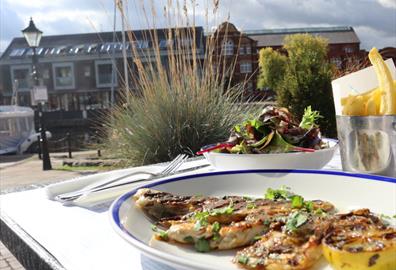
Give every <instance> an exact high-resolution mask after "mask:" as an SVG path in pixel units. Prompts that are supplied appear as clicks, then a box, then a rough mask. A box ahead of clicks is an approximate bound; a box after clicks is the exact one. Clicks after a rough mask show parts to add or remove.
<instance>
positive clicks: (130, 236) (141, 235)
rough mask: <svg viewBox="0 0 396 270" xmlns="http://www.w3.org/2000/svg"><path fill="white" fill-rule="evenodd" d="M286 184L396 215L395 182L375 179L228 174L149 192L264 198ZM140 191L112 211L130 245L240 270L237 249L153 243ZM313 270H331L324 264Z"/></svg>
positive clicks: (201, 265)
mask: <svg viewBox="0 0 396 270" xmlns="http://www.w3.org/2000/svg"><path fill="white" fill-rule="evenodd" d="M282 185H286V186H288V187H290V188H291V190H292V191H293V192H295V193H297V194H300V195H302V196H303V197H304V198H305V199H321V200H327V201H330V202H332V203H333V204H334V205H335V206H336V207H337V208H338V209H339V210H341V211H348V210H352V209H357V208H363V207H368V208H370V210H371V211H373V212H377V213H383V214H386V215H391V216H392V215H394V214H395V213H396V204H395V202H396V179H395V178H386V177H380V176H373V175H359V174H348V173H343V172H334V171H310V170H251V171H228V172H212V173H204V174H198V175H190V176H182V177H177V178H171V179H165V180H162V181H159V182H156V183H151V184H149V185H146V186H144V187H147V188H153V189H157V190H161V191H166V192H171V193H174V194H180V195H194V194H203V195H208V196H224V195H246V196H255V197H262V196H263V194H264V193H265V191H266V189H267V188H269V187H270V188H279V187H281V186H282ZM135 192H136V189H135V190H132V191H130V192H128V193H126V194H125V195H123V196H121V197H120V198H118V199H117V200H116V201H115V202H114V203H113V205H112V207H111V208H110V216H111V222H112V225H113V227H114V228H115V230H116V232H117V233H118V234H119V235H121V236H122V237H123V238H124V239H125V240H127V241H128V242H129V243H130V244H131V245H133V246H134V247H136V248H137V249H139V250H140V251H141V252H143V253H144V254H146V255H148V256H149V257H151V258H153V259H155V260H157V261H161V262H164V263H166V264H168V265H172V266H176V267H178V268H179V269H180V268H183V269H212V270H218V269H240V268H238V267H237V266H236V265H234V264H233V263H232V262H231V260H232V258H233V255H234V254H235V253H236V251H235V250H231V251H215V252H211V253H198V252H196V251H194V250H193V248H189V247H186V246H184V245H174V244H169V243H166V242H161V241H157V240H152V235H153V232H152V231H151V229H150V225H151V224H150V222H149V221H148V220H147V218H146V217H145V215H144V214H143V212H142V211H141V210H139V209H138V208H136V207H135V203H134V201H133V200H132V198H131V197H132V196H133V194H135ZM313 269H321V270H325V269H326V270H330V269H331V268H330V266H328V265H327V263H326V262H325V261H324V259H322V260H321V261H320V262H319V263H318V264H317V265H316V266H315V267H313Z"/></svg>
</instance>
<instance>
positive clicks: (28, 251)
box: [0, 212, 66, 270]
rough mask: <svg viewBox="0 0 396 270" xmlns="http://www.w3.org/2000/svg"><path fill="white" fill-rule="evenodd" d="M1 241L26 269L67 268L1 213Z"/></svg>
mask: <svg viewBox="0 0 396 270" xmlns="http://www.w3.org/2000/svg"><path fill="white" fill-rule="evenodd" d="M0 228H1V229H0V240H1V241H2V242H3V244H4V245H5V246H6V247H7V248H8V250H9V251H10V252H11V253H12V254H13V255H14V256H15V257H16V258H17V259H18V261H19V262H20V263H21V264H22V265H23V266H24V267H25V268H26V269H40V270H65V269H66V268H65V267H63V266H62V264H61V263H60V262H59V261H58V260H57V259H56V258H55V257H54V256H53V255H52V254H51V253H50V252H49V251H48V250H47V249H45V248H44V247H43V246H42V245H41V244H40V243H38V242H37V241H36V240H35V239H34V238H33V237H32V236H31V235H29V234H28V233H27V232H26V231H25V230H24V229H22V228H21V227H20V226H19V225H18V224H17V223H16V222H15V221H13V220H12V219H11V218H10V217H8V216H7V215H5V214H4V213H3V212H0Z"/></svg>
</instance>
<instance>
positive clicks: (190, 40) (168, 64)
mask: <svg viewBox="0 0 396 270" xmlns="http://www.w3.org/2000/svg"><path fill="white" fill-rule="evenodd" d="M218 4H219V3H218V1H215V3H214V6H213V11H214V12H215V10H216V9H217V7H218ZM190 6H191V7H192V10H188V6H187V4H186V2H184V5H179V2H173V1H167V6H166V7H165V8H164V17H165V19H166V21H167V22H168V25H169V28H168V29H166V30H165V31H166V38H167V40H169V44H168V46H167V49H166V50H167V54H166V56H164V54H163V53H162V52H163V51H162V50H161V48H160V47H159V40H158V39H159V37H158V32H157V31H155V30H152V31H147V36H146V38H147V40H150V43H151V44H152V47H153V48H152V50H150V51H140V50H139V49H137V48H136V47H133V46H132V54H133V55H134V57H133V65H132V66H129V72H130V77H131V78H132V85H133V87H131V88H133V89H131V90H130V91H125V92H126V94H125V95H124V96H123V98H122V102H121V103H120V104H118V105H117V106H115V107H114V108H113V109H112V111H111V113H110V115H109V116H107V117H106V121H105V125H104V129H103V132H102V137H103V146H104V148H105V150H107V151H105V152H107V153H108V154H110V155H112V156H115V157H118V158H122V159H123V160H124V161H125V163H124V165H126V166H127V165H128V166H130V165H133V166H136V165H145V164H153V163H159V162H165V161H169V160H171V159H173V158H174V157H175V156H177V155H178V154H180V153H187V154H190V155H191V156H193V155H194V153H196V151H198V150H199V149H200V148H201V147H202V146H204V145H208V144H212V143H216V142H221V141H224V140H226V138H228V135H229V131H230V129H231V128H232V127H233V126H234V125H235V124H236V123H238V122H239V121H241V120H242V118H243V117H244V116H247V115H249V114H250V113H251V112H252V107H250V106H249V105H246V104H243V105H241V103H240V102H239V101H240V95H241V91H242V87H243V85H236V86H231V85H230V84H229V81H231V80H229V74H232V73H233V68H234V65H231V66H225V65H224V62H223V69H222V70H223V71H224V72H222V71H221V70H220V68H219V67H220V66H221V65H219V63H218V62H216V61H219V59H215V57H214V55H215V44H216V37H215V36H212V37H211V38H207V39H206V45H205V51H204V52H202V51H200V49H199V48H198V46H197V45H198V44H197V43H198V41H200V40H202V39H201V37H199V36H198V34H199V33H197V32H196V28H195V23H194V22H195V20H194V16H195V15H194V14H195V6H196V5H195V3H194V1H192V4H191V5H190ZM119 8H121V9H122V7H119ZM142 10H143V11H144V12H143V13H144V14H145V17H146V21H147V24H150V23H149V19H148V18H150V17H151V18H152V20H153V22H152V24H150V26H151V27H149V28H151V29H155V28H156V27H155V20H156V18H157V15H156V14H157V12H156V11H155V10H154V5H152V6H151V7H150V10H151V14H150V16H148V15H147V13H146V12H145V10H147V8H146V7H144V6H142ZM121 14H124V13H123V11H122V10H121ZM188 14H193V15H192V18H189V16H190V15H188ZM207 14H208V12H207ZM123 19H124V20H126V19H127V18H125V17H123ZM129 29H132V27H129ZM201 34H202V33H201ZM128 39H129V42H131V43H132V42H134V41H135V40H136V37H134V36H133V32H132V31H128ZM161 55H162V56H161ZM234 62H235V61H234ZM225 74H227V75H228V77H227V79H226V77H225Z"/></svg>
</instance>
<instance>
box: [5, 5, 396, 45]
mask: <svg viewBox="0 0 396 270" xmlns="http://www.w3.org/2000/svg"><path fill="white" fill-rule="evenodd" d="M169 1H170V2H172V3H173V4H174V8H176V0H155V1H148V0H146V1H141V0H129V1H128V3H129V6H128V7H127V8H126V14H127V15H128V18H129V23H130V25H131V26H132V28H133V29H141V28H147V27H148V25H147V22H146V20H145V17H144V12H143V11H142V7H141V3H144V5H145V8H146V10H147V11H146V12H147V13H148V14H146V15H148V20H149V21H150V23H149V24H150V25H149V26H152V25H153V21H152V16H151V6H150V5H151V4H150V3H154V5H155V9H156V13H157V15H158V19H156V22H155V25H156V26H158V27H166V26H168V25H169V21H167V20H166V19H164V18H163V10H164V9H163V8H164V6H165V5H166V4H167V2H169ZM1 3H3V4H1ZM179 3H183V1H179ZM186 3H187V4H188V14H189V15H192V6H191V1H186ZM196 3H197V5H196V10H195V14H196V25H201V26H204V27H205V29H206V30H209V29H211V27H212V26H217V25H218V24H220V23H221V22H223V21H224V20H226V19H227V18H230V21H231V22H233V23H234V24H235V25H236V26H237V27H238V28H240V29H242V30H243V29H246V30H247V29H268V28H288V27H310V26H341V25H347V26H353V27H355V29H356V32H357V33H358V35H359V37H360V39H361V41H362V46H363V47H364V48H366V49H369V48H370V46H372V45H376V46H377V47H379V48H381V47H384V46H390V45H393V46H395V43H393V44H392V42H393V41H394V37H395V36H396V12H395V8H396V0H376V1H374V0H360V1H356V0H282V1H279V0H244V1H240V0H221V1H220V8H219V10H218V12H217V13H215V14H214V13H213V1H208V0H197V1H196ZM208 3H209V6H207V5H208ZM0 5H3V7H2V8H1V11H0V30H1V33H0V35H1V36H0V50H4V49H5V48H4V45H1V44H5V43H6V42H9V41H11V39H12V37H16V36H21V34H20V30H21V29H22V28H23V27H25V26H26V25H27V23H28V20H29V17H30V16H33V19H34V21H35V22H36V25H37V27H38V28H40V29H41V30H43V31H44V34H47V35H54V34H68V33H84V32H96V31H111V30H112V29H113V25H112V24H113V8H114V2H113V0H99V1H98V0H84V1H78V8H77V7H76V2H75V1H70V0H51V1H48V0H35V1H32V0H30V1H26V0H0ZM171 19H172V22H173V24H174V22H175V21H177V20H178V18H177V16H172V18H171ZM4 25H6V26H5V27H4ZM116 29H117V30H119V29H120V17H119V16H118V17H117V26H116Z"/></svg>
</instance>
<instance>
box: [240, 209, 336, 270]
mask: <svg viewBox="0 0 396 270" xmlns="http://www.w3.org/2000/svg"><path fill="white" fill-rule="evenodd" d="M299 214H300V213H298V212H293V213H290V215H289V216H288V219H287V221H286V223H285V224H284V225H283V226H281V227H280V228H274V229H273V230H271V231H270V232H268V233H267V234H265V235H263V236H262V237H261V239H260V240H258V241H257V242H256V243H254V244H253V245H252V246H249V247H247V248H245V249H243V250H241V251H239V252H238V253H237V255H236V256H235V258H234V262H235V263H237V264H239V265H240V266H242V267H244V268H247V269H268V270H278V269H279V270H289V269H290V270H297V269H307V268H309V267H311V266H312V265H313V264H315V262H316V261H317V260H318V259H319V258H320V256H321V255H322V251H321V246H320V244H321V240H322V238H323V236H324V234H325V232H326V231H327V229H328V227H329V224H330V219H328V218H326V217H322V216H317V215H314V214H308V213H304V212H302V214H301V215H304V220H303V221H304V223H302V224H300V226H298V227H296V226H294V227H293V226H290V225H288V224H289V222H290V221H291V219H294V218H296V217H297V219H298V216H297V215H299ZM297 222H298V221H297ZM296 224H297V225H298V223H296ZM290 227H291V228H290ZM279 229H280V230H279Z"/></svg>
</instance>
